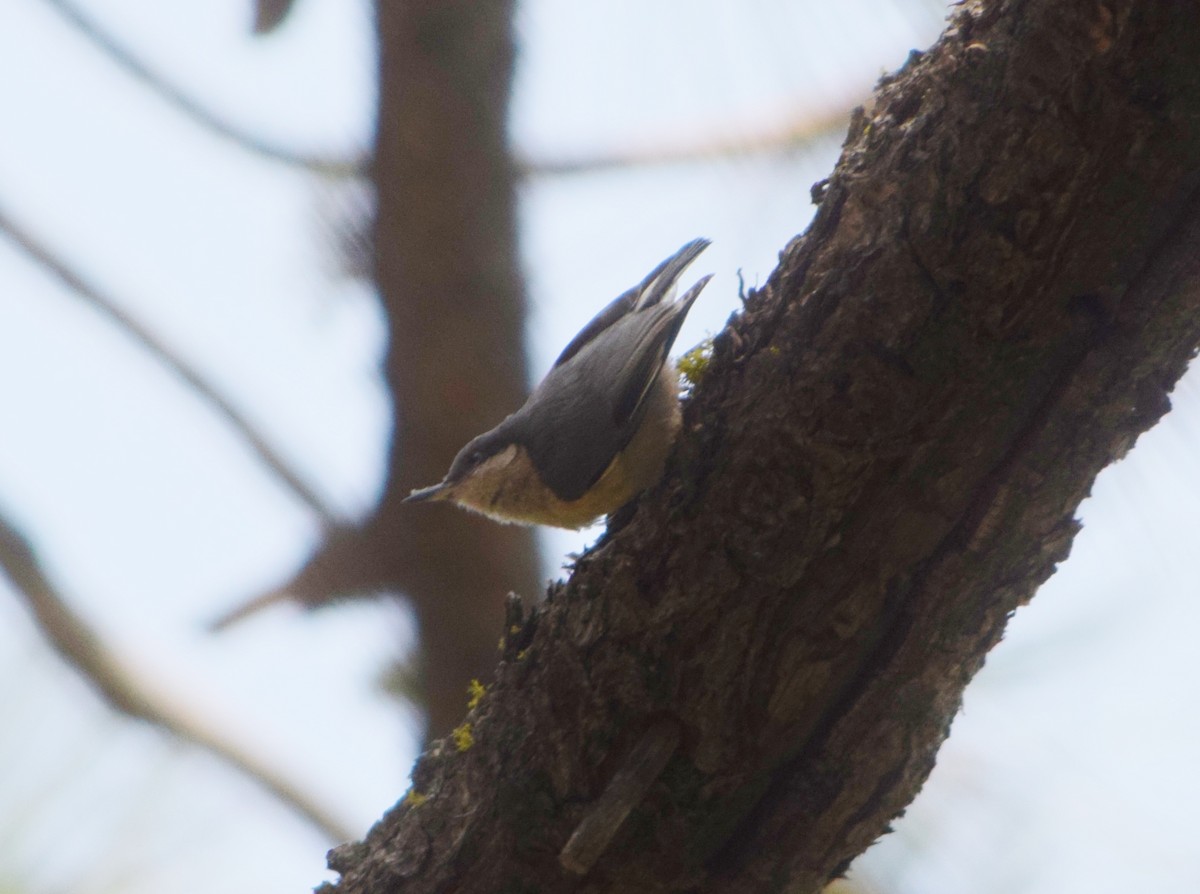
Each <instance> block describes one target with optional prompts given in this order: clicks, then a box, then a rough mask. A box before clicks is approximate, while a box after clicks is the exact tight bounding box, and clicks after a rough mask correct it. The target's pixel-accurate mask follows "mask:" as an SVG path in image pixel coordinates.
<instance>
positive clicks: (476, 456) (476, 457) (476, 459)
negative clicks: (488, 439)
mask: <svg viewBox="0 0 1200 894" xmlns="http://www.w3.org/2000/svg"><path fill="white" fill-rule="evenodd" d="M467 462H469V463H470V464H471V465H473V466H477V465H479V464H480V463H481V462H483V451H482V450H472V451H471V455H470V456H468V457H467Z"/></svg>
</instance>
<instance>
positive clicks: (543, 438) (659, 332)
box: [404, 239, 712, 528]
mask: <svg viewBox="0 0 1200 894" xmlns="http://www.w3.org/2000/svg"><path fill="white" fill-rule="evenodd" d="M709 244H710V242H709V240H707V239H694V240H692V241H691V242H689V243H687V244H686V245H684V246H683V247H682V248H680V249H679V250H678V251H677V252H675V254H673V255H671V256H670V257H669V258H667V259H666V260H665V261H663V262H662V263H660V264H659V265H658V266H656V267H655V268H654V269H653V270H651V271H650V273H648V274H647V275H646V277H645V279H643V280H642V281H641V282H640V283H638V284H637V285H636V286H634V287H633V288H631V289H629V290H628V291H626V292H624V293H623V294H621V295H619V296H618V297H617V298H615V299H614V300H613V301H612V302H611V303H610V304H609V305H608V306H607V307H605V308H604V309H603V310H601V311H600V312H599V313H598V314H596V316H595V317H593V318H592V320H591V321H590V322H589V323H588V324H587V325H586V326H584V327H583V329H581V330H580V331H579V333H578V334H577V335H576V336H575V337H574V338H573V339H571V341H570V342H569V343H568V344H567V346H566V347H565V348H564V349H563V351H562V353H561V354H559V356H558V359H557V360H555V362H554V365H553V366H552V367H551V369H550V371H549V372H548V373H547V374H546V377H545V378H544V379H542V381H541V383H540V384H539V385H538V386H537V387H536V388H535V389H534V390H533V393H531V394H530V395H529V398H528V400H526V401H525V404H524V405H523V406H522V407H521V408H520V409H519V410H517V411H516V412H515V413H512V414H511V415H509V416H508V417H507V418H505V419H504V421H502V422H501V423H500V424H499V425H497V426H496V427H495V428H493V429H491V430H490V431H487V432H484V433H483V434H481V435H479V436H478V437H476V438H474V439H472V440H471V441H470V442H469V443H468V444H467V445H466V446H465V447H463V448H462V450H460V451H459V452H458V455H457V456H456V457H455V458H454V461H453V462H452V463H451V464H450V470H449V471H448V472H447V473H446V475H445V477H444V478H443V479H442V480H441V481H440V482H439V483H437V484H434V485H432V486H431V487H425V488H420V489H418V490H414V491H413V492H412V493H411V494H409V496H407V497H406V498H405V500H404V502H406V503H417V502H431V501H445V502H449V503H453V504H456V505H458V506H461V507H462V508H464V509H468V510H470V511H472V512H477V513H480V514H482V515H484V516H487V517H488V518H491V519H493V520H496V521H499V522H503V523H508V524H524V525H548V526H553V527H560V528H582V527H586V526H587V525H589V524H591V523H592V522H593V521H595V520H596V519H597V518H599V517H600V516H602V515H611V514H612V513H614V512H616V511H617V510H618V509H620V508H622V507H623V506H625V505H627V504H629V503H630V502H631V501H632V500H633V499H634V498H635V497H637V496H638V495H639V494H641V493H642V492H643V491H645V490H646V489H647V488H649V487H651V486H652V485H654V484H656V483H657V482H658V481H659V479H661V478H662V475H663V472H664V469H665V467H666V461H667V457H668V455H669V454H670V452H671V448H672V446H673V445H674V443H675V440H676V438H677V436H678V434H679V430H680V428H681V426H682V411H681V409H680V406H679V376H678V373H677V371H676V369H675V367H674V365H673V364H672V363H671V362H670V360H668V354H669V353H670V350H671V346H672V345H673V344H674V343H675V338H676V337H677V336H678V335H679V328H680V327H681V326H682V325H683V321H684V318H685V317H686V316H687V313H688V311H689V310H691V308H692V305H693V304H694V303H695V301H696V299H697V298H698V297H699V296H700V292H701V291H702V290H703V289H704V287H705V286H706V285H707V284H708V281H709V280H710V279H711V278H712V275H711V274H709V275H707V276H704V277H701V278H700V279H699V280H698V281H697V282H696V283H695V284H694V285H693V286H692V287H691V288H689V289H688V290H687V291H686V292H685V293H684V294H683V295H682V296H680V297H678V298H676V297H675V286H676V283H677V281H678V280H679V278H680V276H681V275H682V274H683V271H684V270H685V269H686V268H687V267H688V265H689V264H691V263H692V261H694V260H695V259H696V257H697V256H698V255H699V254H700V253H701V252H702V251H704V249H706V248H707V247H708V246H709Z"/></svg>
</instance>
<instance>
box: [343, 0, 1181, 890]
mask: <svg viewBox="0 0 1200 894" xmlns="http://www.w3.org/2000/svg"><path fill="white" fill-rule="evenodd" d="M1198 59H1200V7H1197V6H1195V5H1194V4H1186V3H1176V2H1167V0H1158V2H1145V0H1143V2H1133V0H1106V2H1104V3H1097V2H1095V0H1086V2H1085V0H1023V2H1018V0H1014V2H1004V3H1002V2H991V3H978V4H969V5H967V6H965V7H964V8H962V9H961V10H960V11H959V13H958V15H957V16H956V18H955V19H954V21H953V23H952V25H951V27H950V28H949V30H948V31H947V32H946V34H945V35H943V37H942V39H941V40H940V41H939V42H938V44H937V45H936V46H935V47H934V48H933V49H932V50H931V51H930V52H929V53H927V54H914V55H913V57H912V58H911V59H910V60H909V63H908V64H907V65H906V66H905V68H904V70H903V71H901V72H900V73H898V74H897V75H895V76H894V77H891V78H887V79H885V81H884V82H883V83H882V84H881V86H880V88H879V90H878V92H877V95H876V103H875V107H874V109H873V110H872V111H871V112H868V113H863V114H860V115H857V116H856V118H855V120H854V122H853V123H852V125H851V131H850V135H849V138H848V140H847V143H846V147H845V151H844V154H843V157H842V159H841V161H840V162H839V164H838V167H837V169H836V170H835V171H834V173H833V175H832V177H831V178H830V180H829V181H828V183H827V184H825V185H824V186H823V188H821V189H820V190H819V192H820V194H821V195H820V209H819V212H818V214H817V217H816V219H815V221H814V222H813V224H812V226H811V228H810V229H809V231H808V233H807V234H806V235H805V236H804V237H803V238H802V239H797V240H795V241H793V242H792V244H791V245H789V246H788V247H787V249H786V250H785V252H784V253H783V255H782V256H781V261H780V266H779V268H778V269H777V270H776V271H775V272H774V274H773V275H772V276H771V278H770V279H769V281H768V282H767V284H766V286H765V287H764V288H763V289H762V290H761V291H759V292H757V293H755V294H753V295H751V296H750V298H749V299H748V300H747V302H746V307H745V309H744V312H743V313H741V314H740V315H738V316H737V317H736V318H735V319H733V320H732V321H731V323H730V325H729V326H728V328H727V329H726V330H725V331H724V332H723V333H722V334H721V335H720V336H719V337H718V339H717V341H716V344H715V351H714V357H713V359H712V362H711V366H710V368H709V369H708V371H707V374H706V375H705V377H704V379H703V382H702V384H701V385H700V386H699V387H698V388H697V389H696V392H695V395H694V397H693V398H692V400H691V401H690V402H689V404H688V406H687V408H686V417H685V431H684V434H683V436H682V437H681V441H680V447H679V449H678V451H677V453H676V457H675V460H674V462H673V464H672V471H671V472H670V473H669V475H668V477H667V479H666V481H665V482H664V483H663V484H662V485H660V486H659V487H658V488H656V489H655V490H654V491H653V492H651V493H650V494H648V495H647V496H646V497H645V498H644V499H643V500H642V504H641V506H640V508H639V510H638V512H637V514H636V516H635V517H634V518H633V520H632V521H631V522H630V523H629V524H627V525H626V526H625V527H624V528H622V529H620V530H618V531H615V532H610V534H609V535H608V536H607V537H606V538H605V540H604V541H603V542H602V543H601V544H600V545H599V546H597V548H595V549H593V550H592V551H591V552H590V553H588V554H587V555H586V556H585V557H583V558H582V559H581V560H580V561H579V562H578V565H577V567H576V569H575V573H574V574H573V576H572V578H571V580H570V582H569V583H567V584H565V585H563V586H561V587H556V588H554V589H553V590H552V592H551V594H550V599H549V601H548V602H547V603H545V604H544V605H543V606H540V607H538V608H537V609H536V610H534V611H533V612H532V613H531V614H530V615H529V616H528V617H527V618H524V619H521V618H518V617H517V612H516V611H513V612H512V617H510V619H509V623H508V628H507V634H506V636H507V646H506V651H505V656H504V662H503V663H502V665H501V667H500V670H499V672H498V675H497V681H496V683H495V685H494V686H493V687H492V688H491V689H490V690H489V691H488V693H487V694H486V695H485V696H484V698H483V699H482V701H481V703H480V704H479V705H478V706H477V707H476V708H474V709H473V711H472V713H471V714H470V715H469V716H468V718H467V720H468V724H467V725H465V726H464V727H462V728H461V729H460V733H459V735H458V736H457V737H455V738H453V739H450V740H446V741H445V742H443V743H441V744H440V745H435V747H434V748H432V749H431V750H430V751H429V752H428V753H427V754H425V755H424V756H423V757H422V759H421V761H420V763H419V764H418V766H417V768H416V770H415V771H414V774H413V785H414V791H413V793H411V794H410V796H409V797H408V798H407V799H405V800H404V801H403V802H401V803H400V804H399V805H397V806H396V807H395V808H394V809H393V810H392V811H390V812H389V813H388V814H387V815H386V816H385V817H384V818H383V819H382V820H381V821H380V822H379V823H378V824H377V825H376V826H375V828H374V829H372V830H371V832H370V834H369V835H368V836H367V839H366V840H365V841H364V842H362V843H360V844H355V845H347V846H344V847H342V848H339V849H336V850H335V851H333V852H332V853H331V855H330V865H331V866H332V867H333V868H335V869H336V870H338V871H339V872H341V873H342V879H341V880H340V882H338V883H337V884H336V885H333V886H331V888H332V889H334V890H337V891H339V892H344V894H360V892H362V894H365V892H372V894H375V892H384V891H396V890H403V891H405V892H406V894H409V892H412V894H418V892H434V891H449V890H454V891H456V892H485V891H537V892H540V894H550V892H567V891H575V890H577V889H579V888H580V885H581V884H582V888H583V890H586V891H639V892H645V891H654V890H690V891H711V892H717V891H720V892H752V891H753V892H761V891H775V890H788V891H793V892H809V891H816V890H818V889H819V888H820V887H822V886H823V885H824V884H825V883H826V882H827V881H828V880H829V879H830V878H831V877H832V876H833V875H835V874H836V873H837V872H838V871H839V870H840V869H842V868H844V867H845V866H846V864H847V863H848V861H850V860H851V859H852V858H853V857H854V856H855V855H857V854H859V853H861V852H862V851H863V850H864V849H865V848H866V847H867V846H868V845H869V844H870V843H871V842H872V841H873V840H874V839H875V838H876V837H877V836H879V835H880V834H882V833H883V832H884V831H885V830H886V828H887V824H888V822H889V821H890V820H891V819H892V818H894V817H895V816H897V815H898V814H899V813H900V812H901V811H902V810H903V809H904V807H905V805H907V804H908V803H909V802H910V801H911V800H912V798H913V797H914V795H915V794H916V792H917V790H918V789H919V788H920V786H921V784H922V783H923V781H924V779H925V777H926V776H927V774H928V773H929V770H930V768H931V767H932V765H933V761H934V756H935V754H936V751H937V748H938V746H939V745H940V744H941V742H942V740H943V739H944V737H945V735H946V732H947V729H948V727H949V724H950V721H951V719H952V718H953V716H954V714H955V712H956V711H957V709H958V706H959V702H960V698H961V695H962V691H963V688H964V687H965V686H966V684H967V682H968V681H969V680H970V678H971V676H972V675H973V674H974V673H975V672H976V671H977V670H978V669H979V667H980V666H981V664H982V662H983V660H984V656H985V654H986V653H987V651H988V649H989V648H991V647H992V646H993V645H994V644H995V643H996V642H997V641H998V640H999V638H1000V636H1001V634H1002V632H1003V629H1004V625H1005V622H1006V620H1007V618H1008V617H1009V615H1010V614H1011V613H1012V612H1013V611H1014V610H1015V609H1016V608H1017V607H1018V606H1020V605H1021V604H1023V603H1024V602H1025V601H1026V600H1028V599H1029V598H1030V596H1031V595H1032V594H1033V592H1034V591H1035V590H1036V589H1037V587H1038V585H1039V584H1041V583H1042V582H1043V581H1044V580H1045V579H1046V578H1047V577H1048V576H1049V575H1050V574H1051V573H1052V572H1053V570H1054V567H1055V564H1056V563H1057V562H1060V561H1062V560H1063V559H1065V558H1066V555H1067V553H1068V550H1069V548H1070V544H1071V539H1072V537H1073V535H1074V534H1075V532H1076V530H1077V527H1078V525H1077V522H1076V521H1075V520H1074V517H1073V513H1074V511H1075V508H1076V507H1077V506H1078V504H1079V502H1080V500H1081V499H1082V498H1083V497H1084V496H1085V495H1086V494H1087V492H1088V489H1089V487H1090V486H1091V483H1092V481H1093V479H1094V478H1095V476H1096V474H1097V473H1098V472H1099V471H1100V469H1102V468H1103V467H1104V466H1105V465H1107V464H1108V463H1110V462H1111V461H1113V460H1114V459H1115V458H1117V457H1119V456H1120V455H1121V454H1122V453H1123V452H1124V451H1125V450H1127V449H1128V447H1129V446H1130V445H1131V444H1132V443H1133V441H1134V439H1135V438H1136V437H1137V435H1138V434H1139V433H1140V432H1142V431H1144V430H1146V429H1147V428H1148V427H1149V426H1150V425H1152V424H1153V423H1154V421H1155V420H1157V419H1158V418H1159V417H1160V416H1161V415H1162V414H1163V413H1164V412H1165V411H1166V409H1167V408H1168V401H1167V396H1166V395H1167V392H1168V391H1169V389H1170V388H1171V387H1172V385H1173V383H1174V382H1175V381H1176V380H1177V378H1178V377H1179V376H1180V375H1181V374H1182V372H1183V370H1184V367H1185V366H1186V364H1187V362H1188V360H1189V358H1190V357H1191V356H1192V355H1193V353H1194V351H1195V349H1196V346H1197V345H1198V344H1200V254H1198V253H1200V202H1198V201H1197V186H1198V185H1200V66H1198V65H1197V64H1196V61H1197V60H1198ZM581 876H582V877H583V881H582V883H581V880H580V877H581Z"/></svg>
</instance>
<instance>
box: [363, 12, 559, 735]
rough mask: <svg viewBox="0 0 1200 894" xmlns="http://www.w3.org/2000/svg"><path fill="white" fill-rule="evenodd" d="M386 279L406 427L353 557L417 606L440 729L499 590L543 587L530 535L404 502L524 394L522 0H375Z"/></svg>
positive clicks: (475, 668)
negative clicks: (510, 133) (516, 32)
mask: <svg viewBox="0 0 1200 894" xmlns="http://www.w3.org/2000/svg"><path fill="white" fill-rule="evenodd" d="M376 13H377V17H378V30H379V53H380V78H379V83H380V98H379V125H378V129H377V138H376V149H375V183H376V195H377V201H378V207H377V214H376V227H375V257H376V263H375V269H376V281H377V283H378V285H379V290H380V294H381V296H382V297H383V300H384V304H385V305H386V309H387V317H388V336H389V344H388V359H387V365H386V374H387V379H388V384H389V386H390V389H391V392H392V395H393V397H394V399H395V403H396V415H397V420H396V431H395V434H394V436H393V439H392V449H391V453H390V456H389V474H388V483H387V487H386V490H385V493H384V495H383V497H382V499H381V500H380V504H379V507H378V509H377V511H376V514H375V517H374V518H373V519H372V520H371V522H370V523H369V524H368V526H367V528H366V530H365V531H363V532H361V534H359V535H358V539H357V551H356V552H355V553H354V561H355V562H357V563H359V564H363V565H367V566H369V567H371V568H373V569H375V570H376V573H378V574H379V575H380V578H381V579H382V580H385V581H387V582H389V583H390V584H392V586H394V587H396V588H398V589H401V590H402V591H403V592H404V594H405V595H406V596H407V597H408V598H409V599H410V600H411V601H412V603H413V605H414V607H415V610H416V615H417V620H418V623H419V626H420V637H421V639H420V651H421V655H420V668H421V672H422V673H421V677H422V683H423V684H424V685H423V689H424V692H425V696H426V703H425V704H426V708H427V711H428V718H429V728H430V730H431V732H433V734H435V735H444V734H445V733H447V732H448V731H449V730H450V729H451V727H452V726H453V725H454V724H455V723H456V722H457V721H458V720H459V719H460V718H461V715H462V712H463V708H464V706H465V704H466V699H467V684H468V682H469V681H470V680H471V679H472V678H478V679H481V680H485V681H486V680H488V679H490V676H491V671H492V669H493V668H494V667H495V664H496V655H497V653H496V639H497V637H498V636H499V635H500V634H499V631H500V624H501V619H502V615H503V601H504V595H505V593H507V592H508V591H510V590H516V591H518V592H531V591H532V590H533V589H534V588H536V587H539V586H540V585H541V581H542V576H541V570H540V568H539V566H538V561H537V552H536V546H535V543H534V538H533V534H532V533H531V532H530V531H529V530H527V529H522V528H511V527H509V528H506V527H499V526H497V525H494V524H491V523H489V522H487V521H485V520H483V519H481V518H477V517H472V516H468V515H467V514H466V513H463V512H461V511H457V510H455V509H453V508H451V507H449V506H421V507H416V508H414V507H412V506H401V504H400V500H401V499H402V498H403V497H405V496H406V495H407V494H408V492H409V491H410V490H411V489H412V488H414V487H420V486H424V485H427V484H433V483H434V482H435V481H439V480H441V477H442V475H443V474H445V472H446V469H447V468H449V465H450V460H452V459H453V458H454V454H455V453H456V452H457V451H458V449H459V448H460V447H461V446H462V445H463V444H465V443H466V442H467V441H469V440H470V439H471V438H473V437H474V436H475V435H477V434H479V433H480V432H482V431H486V430H487V429H489V428H491V427H492V426H493V425H495V424H496V423H497V422H499V421H500V420H501V419H503V418H504V415H505V414H506V413H509V412H512V411H513V410H514V409H516V408H517V407H519V406H520V405H521V402H522V401H523V400H524V398H525V394H526V387H527V385H526V374H525V372H526V363H525V355H524V352H523V350H522V348H521V345H522V344H523V342H524V339H523V338H522V333H523V328H524V322H525V301H524V292H523V286H522V282H521V276H520V273H519V272H518V267H517V265H518V263H519V256H518V252H517V245H516V210H515V205H516V197H515V192H516V190H515V171H514V169H513V165H512V161H511V159H510V157H509V153H508V144H507V119H508V98H509V91H510V86H511V79H512V62H513V46H512V3H511V2H503V3H487V4H479V3H474V2H468V0H455V2H447V0H406V2H403V3H397V2H388V0H379V2H378V3H377V4H376Z"/></svg>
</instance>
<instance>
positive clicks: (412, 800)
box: [404, 788, 429, 807]
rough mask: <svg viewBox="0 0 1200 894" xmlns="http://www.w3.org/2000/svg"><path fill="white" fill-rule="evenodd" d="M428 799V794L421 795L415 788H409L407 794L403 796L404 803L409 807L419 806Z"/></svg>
mask: <svg viewBox="0 0 1200 894" xmlns="http://www.w3.org/2000/svg"><path fill="white" fill-rule="evenodd" d="M428 800H429V795H423V794H421V793H420V792H419V791H417V790H416V789H415V788H410V789H409V790H408V794H407V795H405V796H404V803H405V804H407V805H408V806H409V807H420V806H421V805H422V804H424V803H425V802H426V801H428Z"/></svg>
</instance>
